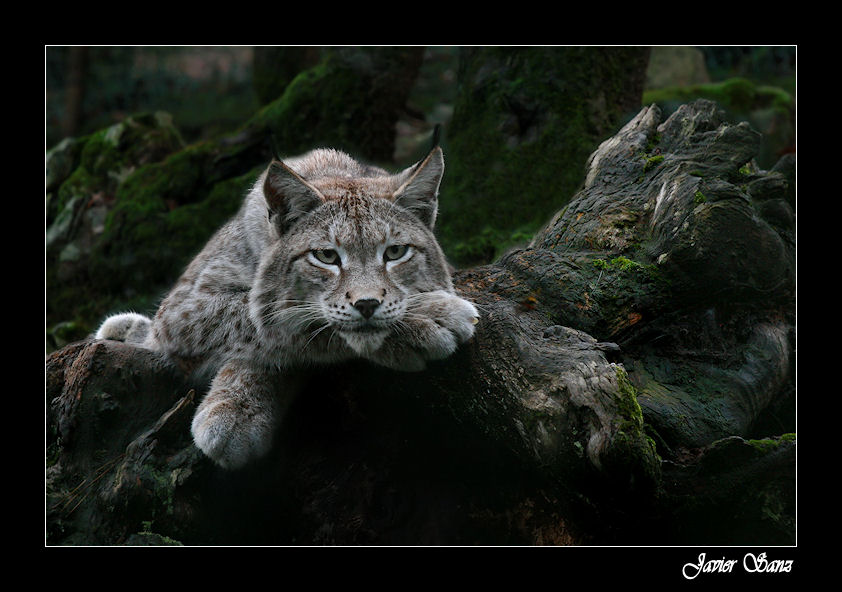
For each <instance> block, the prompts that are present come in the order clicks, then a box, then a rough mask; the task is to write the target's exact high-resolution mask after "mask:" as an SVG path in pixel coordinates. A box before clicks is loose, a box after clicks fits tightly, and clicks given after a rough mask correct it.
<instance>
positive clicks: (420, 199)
mask: <svg viewBox="0 0 842 592" xmlns="http://www.w3.org/2000/svg"><path fill="white" fill-rule="evenodd" d="M443 171H444V161H443V157H442V152H441V149H440V148H438V147H436V148H434V149H433V150H432V151H431V152H430V154H429V155H428V156H427V157H426V158H424V159H423V160H421V161H420V162H418V163H417V164H415V165H414V166H411V167H409V168H407V169H405V170H403V171H401V172H399V173H396V174H394V175H391V174H389V173H387V172H386V171H384V170H382V169H379V168H377V167H370V166H366V165H362V164H360V163H358V162H356V161H355V160H353V159H352V158H351V157H349V156H348V155H347V154H344V153H342V152H338V151H334V150H314V151H312V152H310V153H308V154H306V155H304V156H302V157H298V158H295V159H287V160H285V161H283V162H281V161H274V162H272V164H271V165H270V166H269V168H268V170H267V171H266V173H265V175H264V177H263V180H262V183H263V185H262V190H263V195H264V197H265V199H266V205H267V206H268V218H269V221H270V223H271V224H272V227H273V232H274V233H275V235H276V236H277V240H276V241H275V242H274V244H273V246H272V247H271V248H270V249H269V252H267V253H266V255H264V257H263V259H262V261H261V265H260V268H259V270H258V278H257V281H256V283H255V289H254V290H253V293H252V297H251V315H252V318H253V320H254V321H255V323H256V324H257V326H258V328H259V330H261V331H265V332H271V333H275V334H278V335H284V336H291V335H298V336H299V337H308V336H311V337H310V338H308V339H307V340H306V342H305V341H302V342H301V343H302V344H304V343H306V344H307V345H308V346H310V347H313V345H311V338H312V336H314V335H316V334H317V332H322V333H323V334H324V335H330V336H331V337H332V336H333V335H334V334H336V335H338V336H339V337H340V338H341V339H343V340H344V341H345V343H346V344H347V345H348V346H349V347H350V348H351V349H353V350H354V351H356V352H357V353H358V354H361V355H364V354H365V353H367V352H371V351H374V350H376V349H377V348H379V347H380V345H381V344H382V343H383V340H384V339H385V337H386V335H388V333H389V332H390V331H399V330H400V324H401V321H402V319H403V318H404V317H405V315H407V314H411V311H412V302H413V295H415V294H419V293H421V292H428V291H432V290H446V291H448V292H450V291H452V284H451V279H450V271H449V269H448V265H447V263H446V261H445V259H444V256H443V254H442V252H441V249H440V247H439V245H438V243H437V242H436V239H435V237H434V236H433V232H432V230H433V226H434V224H435V220H436V212H437V205H438V202H437V194H438V189H439V184H440V182H441V178H442V173H443ZM316 343H317V342H316Z"/></svg>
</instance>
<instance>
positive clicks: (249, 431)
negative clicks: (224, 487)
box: [191, 393, 274, 469]
mask: <svg viewBox="0 0 842 592" xmlns="http://www.w3.org/2000/svg"><path fill="white" fill-rule="evenodd" d="M208 399H210V400H208ZM208 399H206V400H205V401H203V402H202V404H201V405H200V406H199V409H198V410H197V411H196V415H195V416H194V417H193V424H192V426H191V433H192V434H193V441H194V442H195V443H196V446H198V447H199V449H200V450H201V451H202V452H204V453H205V454H206V455H207V456H208V457H210V458H211V459H212V460H213V461H214V462H216V463H217V464H218V465H219V466H221V467H222V468H225V469H238V468H240V467H243V466H245V465H246V464H248V463H249V462H251V461H253V460H256V459H258V458H260V457H262V456H264V455H265V454H266V453H267V452H268V451H269V449H270V448H271V445H272V433H273V429H274V417H273V414H272V413H271V412H268V411H267V410H264V409H259V408H257V409H256V408H255V407H254V406H253V405H250V404H249V403H248V402H246V401H243V400H239V399H236V398H225V397H224V393H212V395H210V396H209V397H208Z"/></svg>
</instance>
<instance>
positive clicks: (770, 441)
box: [746, 434, 795, 454]
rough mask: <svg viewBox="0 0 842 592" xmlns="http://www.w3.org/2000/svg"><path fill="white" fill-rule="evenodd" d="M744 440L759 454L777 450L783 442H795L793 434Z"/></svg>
mask: <svg viewBox="0 0 842 592" xmlns="http://www.w3.org/2000/svg"><path fill="white" fill-rule="evenodd" d="M746 442H747V443H748V444H749V445H751V446H752V447H754V449H755V450H757V451H758V452H760V453H761V454H768V453H770V452H772V451H774V450H777V449H778V447H779V446H780V445H781V444H783V443H784V442H795V434H784V435H782V436H780V437H778V438H764V439H762V440H746Z"/></svg>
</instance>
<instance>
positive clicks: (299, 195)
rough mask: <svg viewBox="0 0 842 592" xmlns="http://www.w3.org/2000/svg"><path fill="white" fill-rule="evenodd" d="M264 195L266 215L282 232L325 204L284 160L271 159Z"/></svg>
mask: <svg viewBox="0 0 842 592" xmlns="http://www.w3.org/2000/svg"><path fill="white" fill-rule="evenodd" d="M263 195H264V196H265V197H266V204H267V205H268V206H269V215H270V217H271V219H272V220H273V221H274V222H275V224H277V225H278V228H279V230H280V231H281V232H282V233H283V232H286V231H287V230H289V228H290V226H292V225H293V223H295V221H296V220H298V219H299V218H300V217H301V216H303V215H304V214H307V213H308V212H310V211H312V210H314V209H315V208H317V207H318V206H320V205H321V204H322V203H324V196H323V195H322V194H321V193H320V192H319V190H318V189H316V188H315V187H313V186H312V185H310V184H309V183H308V182H307V181H305V180H304V178H302V177H301V176H300V175H299V174H298V173H296V172H295V171H293V170H292V169H291V168H289V167H288V166H287V165H286V164H284V163H283V161H280V160H273V161H272V164H270V165H269V169H268V170H267V171H266V180H265V181H264V182H263Z"/></svg>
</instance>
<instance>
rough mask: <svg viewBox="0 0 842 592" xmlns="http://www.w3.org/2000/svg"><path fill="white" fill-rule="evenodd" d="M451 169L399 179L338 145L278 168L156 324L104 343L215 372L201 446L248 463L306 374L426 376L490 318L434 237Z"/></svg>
mask: <svg viewBox="0 0 842 592" xmlns="http://www.w3.org/2000/svg"><path fill="white" fill-rule="evenodd" d="M443 170H444V162H443V159H442V155H441V149H440V148H438V147H436V148H434V149H433V151H432V152H431V153H430V154H429V155H428V156H427V158H425V159H424V160H422V161H421V162H419V163H418V164H417V165H415V166H413V167H409V168H408V169H406V170H404V171H402V172H400V173H397V174H395V175H390V174H389V173H387V172H386V171H384V170H382V169H379V168H377V167H371V166H366V165H363V164H360V163H358V162H356V161H355V160H353V159H352V158H351V157H349V156H348V155H346V154H344V153H342V152H338V151H335V150H314V151H312V152H309V153H307V154H305V155H303V156H301V157H297V158H291V159H286V160H285V161H283V162H280V161H275V162H273V163H272V164H270V165H269V167H268V168H267V169H266V171H264V173H263V174H262V175H261V176H260V178H259V179H258V180H257V182H256V183H255V185H254V187H253V188H252V189H251V191H250V192H249V193H248V195H247V196H246V199H245V201H244V203H243V206H242V208H241V209H240V211H239V212H238V213H237V214H236V215H235V216H234V218H233V219H231V220H230V221H229V222H228V223H227V224H226V225H225V226H223V227H222V228H221V229H220V230H219V231H217V233H216V234H215V235H214V236H213V237H212V238H211V240H210V241H209V242H208V243H207V245H206V246H205V248H204V249H203V250H202V251H201V252H200V253H199V255H198V256H197V257H196V258H195V259H194V260H193V261H192V263H190V265H189V266H188V267H187V269H186V271H185V272H184V274H183V275H182V276H181V278H180V279H179V280H178V282H177V283H176V285H175V286H174V287H173V289H172V291H171V292H170V293H169V295H168V296H167V297H166V298H165V299H164V300H163V302H162V303H161V305H160V307H159V309H158V311H157V313H156V314H155V317H154V319H151V320H150V319H147V318H145V317H142V316H141V315H137V314H135V313H128V314H123V315H115V316H112V317H109V318H108V319H106V320H105V322H104V323H103V324H102V326H101V327H100V329H99V331H98V332H97V334H96V336H97V338H102V339H119V340H123V341H127V342H130V343H135V344H137V345H140V346H142V347H146V348H150V349H155V350H163V351H164V352H166V353H167V354H168V355H169V356H170V357H171V358H172V359H173V360H175V361H176V362H178V363H179V364H181V365H183V366H187V367H190V368H192V369H194V370H196V371H197V372H206V373H208V376H209V377H213V379H212V381H211V384H210V389H209V391H208V394H207V396H206V397H205V398H204V399H203V400H202V402H201V404H200V405H199V407H198V409H197V411H196V415H195V416H194V419H193V423H192V427H191V431H192V433H193V438H194V441H195V443H196V445H197V446H198V447H199V448H200V449H201V450H202V451H203V452H205V454H207V455H208V456H209V457H210V458H212V459H213V460H214V461H216V462H217V463H218V464H219V465H221V466H223V467H226V468H237V467H241V466H243V465H245V464H246V463H248V462H249V461H251V460H253V459H255V458H258V457H260V456H262V455H263V454H265V453H266V451H267V450H269V448H270V446H271V441H272V434H273V432H274V429H275V426H276V425H277V423H278V422H279V421H280V420H281V418H282V416H283V413H284V410H285V409H286V407H287V405H288V404H289V402H290V401H291V400H292V398H293V397H294V396H295V394H296V392H297V390H298V385H299V383H300V374H299V369H301V368H306V367H309V366H313V365H317V364H329V363H335V362H340V361H344V360H348V359H352V358H363V359H366V360H369V361H371V362H373V363H375V364H380V365H383V366H386V367H389V368H392V369H395V370H401V371H417V370H422V369H423V368H424V367H425V365H426V362H427V361H428V360H436V359H441V358H445V357H447V356H449V355H450V354H452V353H453V352H454V351H455V350H456V348H457V346H458V345H459V344H460V343H462V342H464V341H466V340H468V339H470V338H471V336H472V335H473V333H474V325H475V324H476V322H477V321H478V318H479V314H478V313H477V310H476V308H475V307H474V305H473V304H471V303H470V302H468V301H467V300H464V299H462V298H460V297H459V296H457V295H456V294H455V292H454V290H453V285H452V283H451V279H450V272H449V267H448V265H447V262H446V261H445V258H444V255H443V254H442V251H441V248H440V247H439V245H438V243H437V242H436V240H435V237H434V236H433V234H432V228H433V224H434V222H435V215H436V210H437V194H438V188H439V184H440V182H441V176H442V173H443ZM406 245H408V248H406V249H404V246H406ZM336 256H338V260H336ZM355 304H356V306H355Z"/></svg>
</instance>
